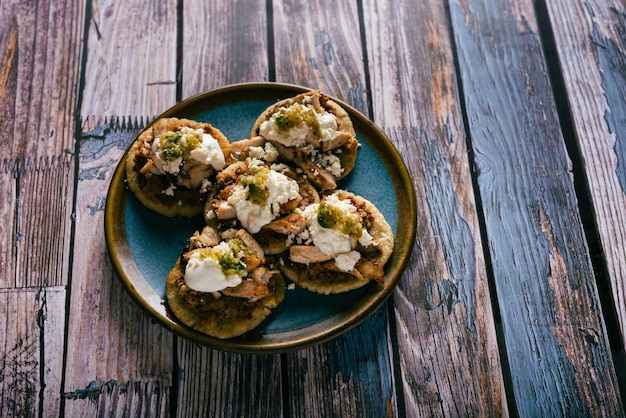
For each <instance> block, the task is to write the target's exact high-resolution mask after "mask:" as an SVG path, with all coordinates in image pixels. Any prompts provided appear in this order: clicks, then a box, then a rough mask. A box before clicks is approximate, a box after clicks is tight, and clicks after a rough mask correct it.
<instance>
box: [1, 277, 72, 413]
mask: <svg viewBox="0 0 626 418" xmlns="http://www.w3.org/2000/svg"><path fill="white" fill-rule="evenodd" d="M65 296H66V292H65V288H64V287H45V286H44V287H41V288H39V289H28V290H16V289H8V290H7V289H4V290H1V291H0V316H1V317H2V318H5V321H3V323H2V326H1V327H0V415H1V416H3V417H14V416H15V417H16V416H58V415H59V412H60V408H59V406H60V394H61V378H62V363H63V338H62V336H63V329H64V318H65V317H64V311H65Z"/></svg>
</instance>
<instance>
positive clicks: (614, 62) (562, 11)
mask: <svg viewBox="0 0 626 418" xmlns="http://www.w3.org/2000/svg"><path fill="white" fill-rule="evenodd" d="M545 7H546V10H547V13H548V15H549V23H550V27H551V29H552V35H553V39H554V43H555V46H556V56H557V57H558V63H559V64H560V65H559V67H558V70H560V71H559V74H562V78H563V80H562V81H563V87H564V88H565V91H564V92H563V94H564V96H565V98H566V100H565V102H566V103H567V105H568V109H570V112H569V115H568V116H570V117H571V120H572V124H573V129H574V132H573V137H572V138H570V140H571V144H572V147H574V148H575V149H577V150H580V154H581V161H582V163H581V164H584V171H585V175H584V178H583V180H581V181H582V182H585V181H586V191H587V192H588V193H589V195H590V196H591V199H590V200H591V202H592V207H593V209H592V210H591V212H592V214H593V215H595V217H594V219H595V221H596V228H595V230H596V231H597V235H598V238H599V242H600V245H601V249H602V251H601V255H599V256H598V257H601V261H600V262H601V263H603V264H602V265H601V267H600V268H599V269H598V270H599V273H598V274H599V277H598V280H599V281H601V285H604V287H605V288H608V289H610V292H611V293H612V302H613V306H615V313H616V315H617V318H618V321H617V322H618V327H619V331H620V332H617V330H616V331H615V333H616V334H618V333H621V350H622V352H623V351H624V349H625V348H626V245H624V244H623V243H624V241H625V240H626V126H625V125H624V120H625V116H626V103H625V102H624V91H625V90H626V71H625V70H624V68H625V67H624V61H625V57H624V52H623V51H624V47H625V46H626V7H625V6H624V4H623V2H619V1H587V2H584V3H582V2H581V3H579V4H576V5H575V7H572V5H571V4H570V3H569V2H564V1H553V2H547V3H546V4H545ZM582 63H585V64H582ZM594 233H595V232H594ZM607 304H609V305H610V304H611V301H607ZM608 312H609V314H612V311H611V310H608ZM616 339H617V340H619V337H616ZM618 344H619V343H618Z"/></svg>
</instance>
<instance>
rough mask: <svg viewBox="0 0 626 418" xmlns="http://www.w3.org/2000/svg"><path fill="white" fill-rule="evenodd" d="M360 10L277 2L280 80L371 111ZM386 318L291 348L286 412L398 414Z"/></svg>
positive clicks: (337, 4)
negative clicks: (306, 346)
mask: <svg viewBox="0 0 626 418" xmlns="http://www.w3.org/2000/svg"><path fill="white" fill-rule="evenodd" d="M358 16H359V13H358V9H357V3H356V2H348V1H345V2H332V3H331V2H326V1H309V2H306V3H304V4H303V3H301V2H297V1H290V0H287V1H278V2H274V3H273V22H274V45H275V49H274V56H275V57H276V62H275V68H276V81H280V82H287V83H295V84H300V85H305V86H309V87H313V88H320V89H322V91H324V92H325V93H326V94H330V95H332V96H335V97H337V98H338V99H341V100H345V101H346V102H349V103H350V104H351V105H352V106H354V107H356V108H357V109H359V110H361V111H362V112H364V113H367V112H368V110H367V93H366V91H365V72H364V71H365V70H364V67H363V53H364V51H363V50H362V48H361V39H360V33H359V19H358ZM386 324H387V312H386V310H385V308H381V310H380V311H379V312H377V314H376V315H375V316H373V317H371V318H369V319H368V320H366V321H365V322H364V323H363V324H362V325H361V326H359V327H357V328H355V329H353V330H352V331H350V332H349V333H348V334H345V335H343V336H341V337H339V338H338V339H337V340H334V341H332V342H329V343H326V344H322V345H320V346H316V347H312V348H309V349H305V350H301V351H298V352H294V353H289V354H287V355H286V356H285V357H286V365H287V368H286V370H285V373H286V376H285V377H286V380H285V382H284V383H283V384H284V385H285V387H286V388H288V391H289V392H288V395H286V401H287V402H288V408H289V409H288V411H287V412H288V414H289V415H290V416H368V415H371V416H394V415H397V400H396V394H395V392H394V391H393V386H392V385H391V382H392V381H393V374H392V365H391V364H392V359H391V353H390V347H389V346H388V344H387V338H388V333H387V325H386ZM331 399H332V400H333V401H332V403H331V402H330V400H331Z"/></svg>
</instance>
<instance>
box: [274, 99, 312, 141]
mask: <svg viewBox="0 0 626 418" xmlns="http://www.w3.org/2000/svg"><path fill="white" fill-rule="evenodd" d="M274 121H275V123H276V127H278V130H279V131H282V132H286V131H288V130H290V129H291V128H295V127H298V126H300V125H302V123H305V124H306V125H307V126H308V127H309V128H311V130H313V133H314V134H315V135H316V136H318V137H319V136H321V128H320V124H319V121H318V120H317V117H316V116H315V110H314V109H313V108H311V107H307V106H303V105H301V104H294V105H292V106H290V107H287V108H283V109H281V110H280V111H279V112H278V114H277V115H276V116H275V117H274Z"/></svg>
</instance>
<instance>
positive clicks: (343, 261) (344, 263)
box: [335, 251, 361, 271]
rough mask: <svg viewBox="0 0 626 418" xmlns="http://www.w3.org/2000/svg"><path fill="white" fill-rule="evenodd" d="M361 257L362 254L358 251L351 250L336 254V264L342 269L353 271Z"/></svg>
mask: <svg viewBox="0 0 626 418" xmlns="http://www.w3.org/2000/svg"><path fill="white" fill-rule="evenodd" d="M360 259H361V254H360V253H359V252H358V251H349V252H347V253H343V254H339V255H337V256H335V265H336V266H337V267H339V269H340V270H342V271H352V270H354V266H355V265H356V263H358V262H359V260H360Z"/></svg>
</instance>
